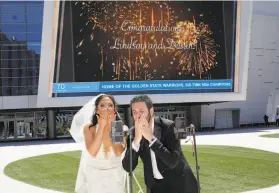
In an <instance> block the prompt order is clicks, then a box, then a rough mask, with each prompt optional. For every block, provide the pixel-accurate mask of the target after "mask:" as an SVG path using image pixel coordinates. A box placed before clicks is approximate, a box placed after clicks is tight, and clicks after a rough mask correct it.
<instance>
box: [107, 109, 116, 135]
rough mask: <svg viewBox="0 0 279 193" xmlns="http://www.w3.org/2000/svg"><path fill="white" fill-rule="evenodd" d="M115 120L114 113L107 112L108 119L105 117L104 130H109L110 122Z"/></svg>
mask: <svg viewBox="0 0 279 193" xmlns="http://www.w3.org/2000/svg"><path fill="white" fill-rule="evenodd" d="M115 120H116V114H115V113H109V115H108V119H107V127H106V130H107V131H108V132H110V131H111V122H112V121H115Z"/></svg>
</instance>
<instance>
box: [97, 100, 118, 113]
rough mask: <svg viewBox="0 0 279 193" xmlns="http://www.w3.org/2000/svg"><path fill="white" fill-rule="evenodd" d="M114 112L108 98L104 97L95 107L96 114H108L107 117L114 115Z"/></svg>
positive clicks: (111, 102)
mask: <svg viewBox="0 0 279 193" xmlns="http://www.w3.org/2000/svg"><path fill="white" fill-rule="evenodd" d="M115 112H116V111H115V106H114V104H113V101H112V100H111V99H110V98H109V97H104V98H102V99H101V100H100V102H99V104H98V107H97V113H98V114H103V113H109V115H114V114H115Z"/></svg>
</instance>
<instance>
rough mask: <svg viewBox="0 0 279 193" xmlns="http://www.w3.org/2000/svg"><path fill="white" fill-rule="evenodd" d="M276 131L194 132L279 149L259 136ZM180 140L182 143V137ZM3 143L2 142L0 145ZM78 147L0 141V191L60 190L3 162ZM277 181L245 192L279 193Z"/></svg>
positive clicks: (222, 141)
mask: <svg viewBox="0 0 279 193" xmlns="http://www.w3.org/2000/svg"><path fill="white" fill-rule="evenodd" d="M268 133H279V129H259V128H255V129H245V130H231V131H222V132H208V133H206V132H202V133H199V134H198V136H197V144H199V145H228V146H240V147H248V148H255V149H261V150H266V151H270V152H276V153H279V139H278V138H277V139H276V138H262V137H259V135H262V134H268ZM182 144H185V143H184V142H183V141H182ZM3 145H5V146H3ZM78 149H80V147H79V146H78V145H77V144H75V143H73V142H72V140H63V141H41V142H21V143H19V142H14V143H5V144H0V184H1V185H0V192H1V193H19V192H20V193H59V192H57V191H52V190H47V189H42V188H38V187H35V186H32V185H29V184H26V183H23V182H19V181H16V180H13V179H11V178H9V177H7V176H5V175H4V173H3V170H4V168H5V166H6V165H7V164H9V163H11V162H13V161H16V160H19V159H23V158H27V157H32V156H37V155H43V154H49V153H57V152H64V151H72V150H78ZM278 192H279V185H277V186H273V187H270V188H267V189H261V190H255V191H249V192H245V193H278Z"/></svg>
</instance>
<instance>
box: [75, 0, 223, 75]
mask: <svg viewBox="0 0 279 193" xmlns="http://www.w3.org/2000/svg"><path fill="white" fill-rule="evenodd" d="M75 6H77V7H80V9H81V10H82V11H81V13H80V16H84V15H86V16H87V17H88V21H87V23H86V24H85V25H84V27H83V28H82V29H80V31H82V30H84V29H85V28H86V27H88V26H89V23H90V24H92V25H90V26H93V27H92V31H91V33H90V34H88V35H89V36H90V39H91V40H92V41H93V40H94V38H96V37H95V36H96V33H98V32H99V31H100V30H101V31H103V32H104V33H105V34H106V35H107V37H108V38H106V40H105V41H104V40H100V41H98V47H99V50H100V53H99V54H100V55H101V61H100V64H99V69H100V70H101V72H102V75H104V68H105V67H104V66H105V65H104V63H106V62H110V63H111V67H112V68H113V74H112V80H154V79H160V78H161V79H164V76H165V75H166V74H168V73H170V72H173V71H175V72H176V73H178V74H185V73H186V74H190V75H191V76H196V77H198V78H199V79H204V78H208V79H209V78H210V76H209V75H208V71H209V70H210V69H212V68H214V67H215V66H217V65H218V63H217V62H216V55H217V54H218V49H219V46H218V45H217V44H216V42H215V40H214V39H213V37H212V34H213V32H212V31H211V30H210V28H209V26H208V25H207V24H205V23H203V22H199V23H198V22H197V20H196V19H195V18H194V17H192V18H191V19H190V20H181V19H180V18H179V16H178V14H177V13H176V10H175V9H174V8H172V6H171V3H170V2H154V1H135V2H115V1H89V2H76V3H75ZM185 11H187V9H186V10H185ZM200 17H202V14H201V15H200ZM84 41H85V40H84V39H81V40H80V42H79V43H78V44H77V45H76V48H79V47H82V46H83V43H84ZM125 45H126V46H125ZM127 45H130V47H129V46H127ZM131 45H132V46H131ZM112 52H113V54H111V53H112ZM79 54H82V53H79ZM108 57H111V58H110V59H108Z"/></svg>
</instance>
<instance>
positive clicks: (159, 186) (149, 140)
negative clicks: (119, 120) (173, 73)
mask: <svg viewBox="0 0 279 193" xmlns="http://www.w3.org/2000/svg"><path fill="white" fill-rule="evenodd" d="M130 105H131V109H132V115H133V118H134V122H135V126H134V127H133V128H132V133H133V136H132V141H133V142H132V144H130V143H129V139H128V140H127V148H129V146H130V145H132V149H133V150H132V163H133V165H132V168H133V170H134V169H135V168H136V166H137V164H138V157H141V160H142V162H143V166H144V167H143V168H144V181H145V185H146V188H147V193H198V184H197V180H196V178H195V176H194V174H193V172H192V170H191V168H190V166H189V164H188V162H187V161H186V159H185V157H184V155H183V152H182V150H181V145H180V141H179V139H178V138H177V132H176V129H175V125H174V122H173V121H170V120H167V119H163V118H160V117H154V108H153V103H152V101H151V99H150V98H149V97H148V96H146V95H141V96H136V97H134V98H133V99H132V100H131V102H130ZM129 161H130V151H126V153H125V157H124V158H123V161H122V164H123V168H124V169H125V170H126V171H127V172H129V169H130V167H129V166H130V162H129Z"/></svg>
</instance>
